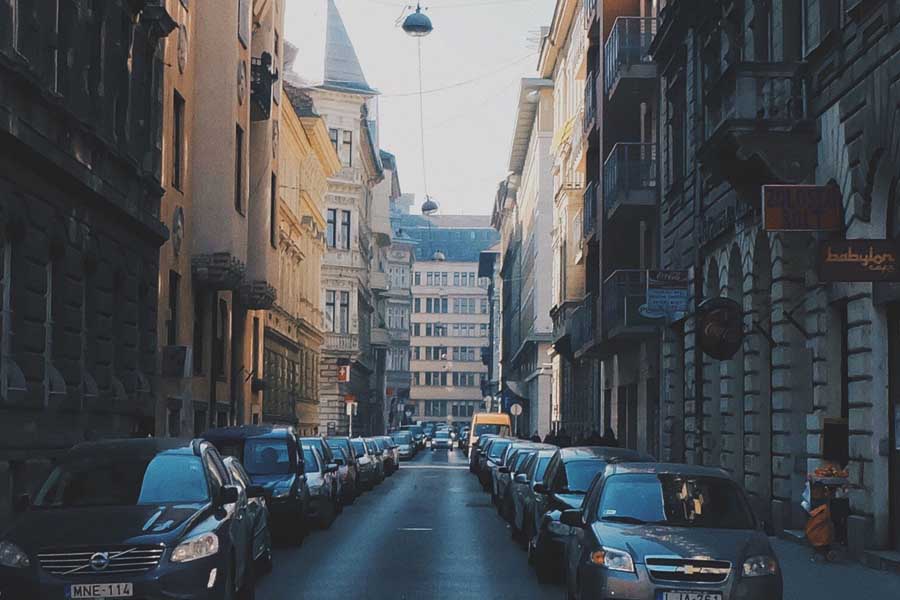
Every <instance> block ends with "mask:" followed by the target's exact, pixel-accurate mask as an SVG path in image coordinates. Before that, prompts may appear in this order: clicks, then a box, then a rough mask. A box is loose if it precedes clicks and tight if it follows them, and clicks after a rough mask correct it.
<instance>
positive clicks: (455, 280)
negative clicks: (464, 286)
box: [453, 271, 459, 287]
mask: <svg viewBox="0 0 900 600" xmlns="http://www.w3.org/2000/svg"><path fill="white" fill-rule="evenodd" d="M453 285H454V286H456V287H459V271H457V272H456V273H454V274H453Z"/></svg>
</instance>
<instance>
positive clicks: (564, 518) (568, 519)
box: [559, 509, 584, 527]
mask: <svg viewBox="0 0 900 600" xmlns="http://www.w3.org/2000/svg"><path fill="white" fill-rule="evenodd" d="M559 522H560V523H562V524H563V525H568V526H569V527H584V521H583V520H582V518H581V511H580V510H577V509H573V510H564V511H563V512H562V514H561V515H560V516H559Z"/></svg>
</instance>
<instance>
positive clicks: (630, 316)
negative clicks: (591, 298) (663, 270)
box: [603, 269, 656, 342]
mask: <svg viewBox="0 0 900 600" xmlns="http://www.w3.org/2000/svg"><path fill="white" fill-rule="evenodd" d="M646 303H647V271H646V270H643V269H640V270H621V271H616V272H615V273H613V274H612V275H610V276H609V278H607V280H606V281H604V282H603V329H604V331H605V336H604V338H605V339H606V341H608V342H619V341H629V340H636V339H641V338H645V337H651V336H653V335H655V334H656V325H655V323H654V322H653V321H651V320H649V319H646V318H644V317H643V316H641V313H640V308H641V306H643V305H644V304H646Z"/></svg>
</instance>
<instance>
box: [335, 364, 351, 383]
mask: <svg viewBox="0 0 900 600" xmlns="http://www.w3.org/2000/svg"><path fill="white" fill-rule="evenodd" d="M337 380H338V382H339V383H349V382H350V365H340V366H339V367H338V376H337Z"/></svg>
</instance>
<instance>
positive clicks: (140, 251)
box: [0, 0, 176, 523]
mask: <svg viewBox="0 0 900 600" xmlns="http://www.w3.org/2000/svg"><path fill="white" fill-rule="evenodd" d="M57 8H58V11H59V12H58V13H56V12H55V11H56V10H57ZM123 24H124V25H123ZM175 25H176V24H175V21H174V18H173V15H172V14H171V13H169V12H167V10H166V8H165V5H163V4H162V3H159V2H145V3H126V2H105V3H94V4H93V5H92V7H91V8H88V7H86V6H83V5H81V4H78V3H60V4H59V6H58V7H57V6H56V3H53V6H52V8H51V6H50V3H44V2H37V1H26V0H21V1H19V2H13V3H4V4H3V5H2V6H0V282H2V283H0V290H2V293H0V439H2V441H0V523H2V522H5V521H6V519H7V518H8V516H9V513H10V507H11V502H12V499H13V498H14V497H15V496H16V495H18V494H22V493H31V494H33V493H34V492H35V491H36V489H35V487H36V485H37V484H39V483H40V480H41V479H42V478H43V476H45V475H46V473H47V472H48V470H49V469H50V467H51V466H52V461H53V460H55V459H56V458H57V457H58V456H59V455H60V454H61V453H62V452H64V451H65V450H66V449H67V448H68V447H70V446H71V445H72V444H75V443H78V442H81V441H84V440H89V439H95V438H97V437H100V436H123V437H127V436H144V435H148V434H153V433H155V432H156V423H155V419H154V416H155V410H156V402H155V397H154V394H153V388H152V385H153V375H154V371H155V368H156V365H155V358H156V319H157V302H156V297H157V287H158V284H157V274H158V272H159V246H160V245H161V244H162V243H163V242H164V241H165V240H166V239H167V237H168V233H169V232H168V230H167V228H166V227H165V226H164V225H163V224H162V223H161V222H160V198H161V196H162V195H163V188H162V186H161V182H162V169H163V168H162V161H161V151H160V148H161V144H162V117H163V108H162V103H161V97H162V89H163V85H162V82H163V69H164V61H165V42H164V41H163V40H165V39H166V36H167V35H169V34H170V33H171V32H172V30H173V29H174V27H175ZM103 32H105V35H104V34H103ZM100 56H102V57H103V60H102V61H101V60H100V59H99V57H100Z"/></svg>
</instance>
